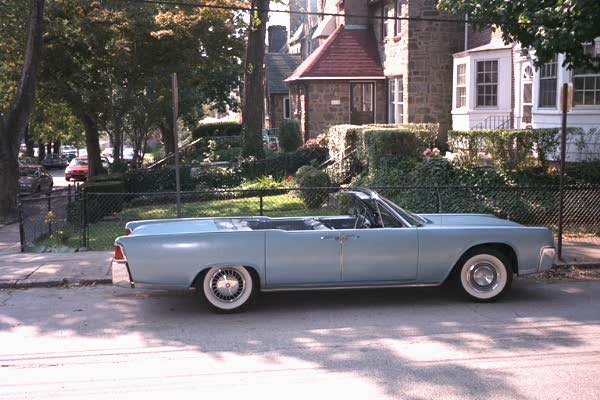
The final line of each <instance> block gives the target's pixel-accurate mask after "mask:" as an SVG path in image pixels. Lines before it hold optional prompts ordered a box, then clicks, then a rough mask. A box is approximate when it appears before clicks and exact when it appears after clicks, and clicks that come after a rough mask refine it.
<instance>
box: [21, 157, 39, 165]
mask: <svg viewBox="0 0 600 400" xmlns="http://www.w3.org/2000/svg"><path fill="white" fill-rule="evenodd" d="M19 165H38V162H37V160H36V159H35V157H21V158H20V159H19Z"/></svg>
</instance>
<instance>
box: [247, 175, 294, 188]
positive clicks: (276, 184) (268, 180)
mask: <svg viewBox="0 0 600 400" xmlns="http://www.w3.org/2000/svg"><path fill="white" fill-rule="evenodd" d="M293 187H295V183H294V179H289V177H288V178H286V179H283V180H278V179H274V178H273V177H272V176H271V175H268V176H261V177H260V178H257V179H254V180H244V181H243V182H242V185H241V188H242V189H246V190H261V189H281V188H293Z"/></svg>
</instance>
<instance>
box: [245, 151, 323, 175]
mask: <svg viewBox="0 0 600 400" xmlns="http://www.w3.org/2000/svg"><path fill="white" fill-rule="evenodd" d="M327 156H328V150H327V148H323V147H301V148H299V149H298V150H296V151H294V152H292V153H279V154H275V155H273V156H269V157H267V158H264V159H255V158H246V159H243V160H241V161H240V162H239V163H238V164H237V165H236V166H237V168H239V171H240V174H241V175H242V176H243V177H244V178H246V179H255V178H258V177H261V176H267V175H271V176H272V177H273V178H276V179H280V178H285V177H286V176H289V175H292V174H294V173H295V172H296V171H297V170H298V168H300V167H302V166H303V165H319V164H321V163H323V162H325V161H326V160H327Z"/></svg>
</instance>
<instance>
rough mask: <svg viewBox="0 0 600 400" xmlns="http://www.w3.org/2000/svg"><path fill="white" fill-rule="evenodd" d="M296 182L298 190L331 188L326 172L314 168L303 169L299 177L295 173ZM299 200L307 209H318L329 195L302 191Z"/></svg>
mask: <svg viewBox="0 0 600 400" xmlns="http://www.w3.org/2000/svg"><path fill="white" fill-rule="evenodd" d="M296 181H297V182H298V186H299V187H300V188H322V187H329V186H331V180H330V179H329V175H327V173H326V172H324V171H321V170H319V169H317V168H315V167H303V170H302V171H300V175H298V172H296ZM299 195H300V198H301V199H302V201H303V202H304V204H305V205H306V207H308V208H318V207H320V206H322V205H323V203H325V201H326V200H327V197H328V196H329V193H328V192H327V191H313V190H302V191H300V193H299Z"/></svg>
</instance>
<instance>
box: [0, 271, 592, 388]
mask: <svg viewBox="0 0 600 400" xmlns="http://www.w3.org/2000/svg"><path fill="white" fill-rule="evenodd" d="M0 343H2V351H1V352H0V353H1V354H0V366H1V368H0V393H2V398H3V399H15V398H53V397H54V398H61V399H65V398H85V399H86V400H87V399H94V398H111V399H114V398H165V397H167V396H168V397H170V398H183V396H193V397H194V398H217V397H218V398H247V399H258V398H263V399H269V398H278V399H311V398H312V399H323V398H332V399H338V398H339V399H387V398H402V399H415V400H416V399H502V400H505V399H544V400H546V399H578V400H581V399H598V398H600V381H599V380H598V377H599V372H598V365H600V282H591V281H588V282H561V283H553V284H549V283H542V282H538V281H535V280H532V279H526V280H525V279H518V280H517V281H516V282H515V286H514V290H513V291H512V292H511V293H510V294H509V296H508V297H507V298H506V299H505V300H504V301H502V302H500V303H496V304H474V303H469V302H465V301H463V299H462V298H461V297H460V296H459V295H458V294H456V293H454V292H452V291H448V290H441V289H437V288H429V289H405V290H386V291H345V292H326V293H324V292H320V293H314V292H295V293H270V294H268V295H267V294H266V295H263V296H261V297H260V299H259V301H258V303H257V304H256V305H255V307H254V308H253V309H251V310H250V311H249V312H247V313H245V314H237V315H214V314H211V313H209V312H208V311H207V310H206V309H205V308H204V307H202V306H200V305H198V304H197V303H196V298H195V297H194V296H191V295H189V294H179V293H164V292H141V291H132V290H128V289H118V288H113V287H110V286H101V287H81V288H54V289H30V290H16V291H0Z"/></svg>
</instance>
